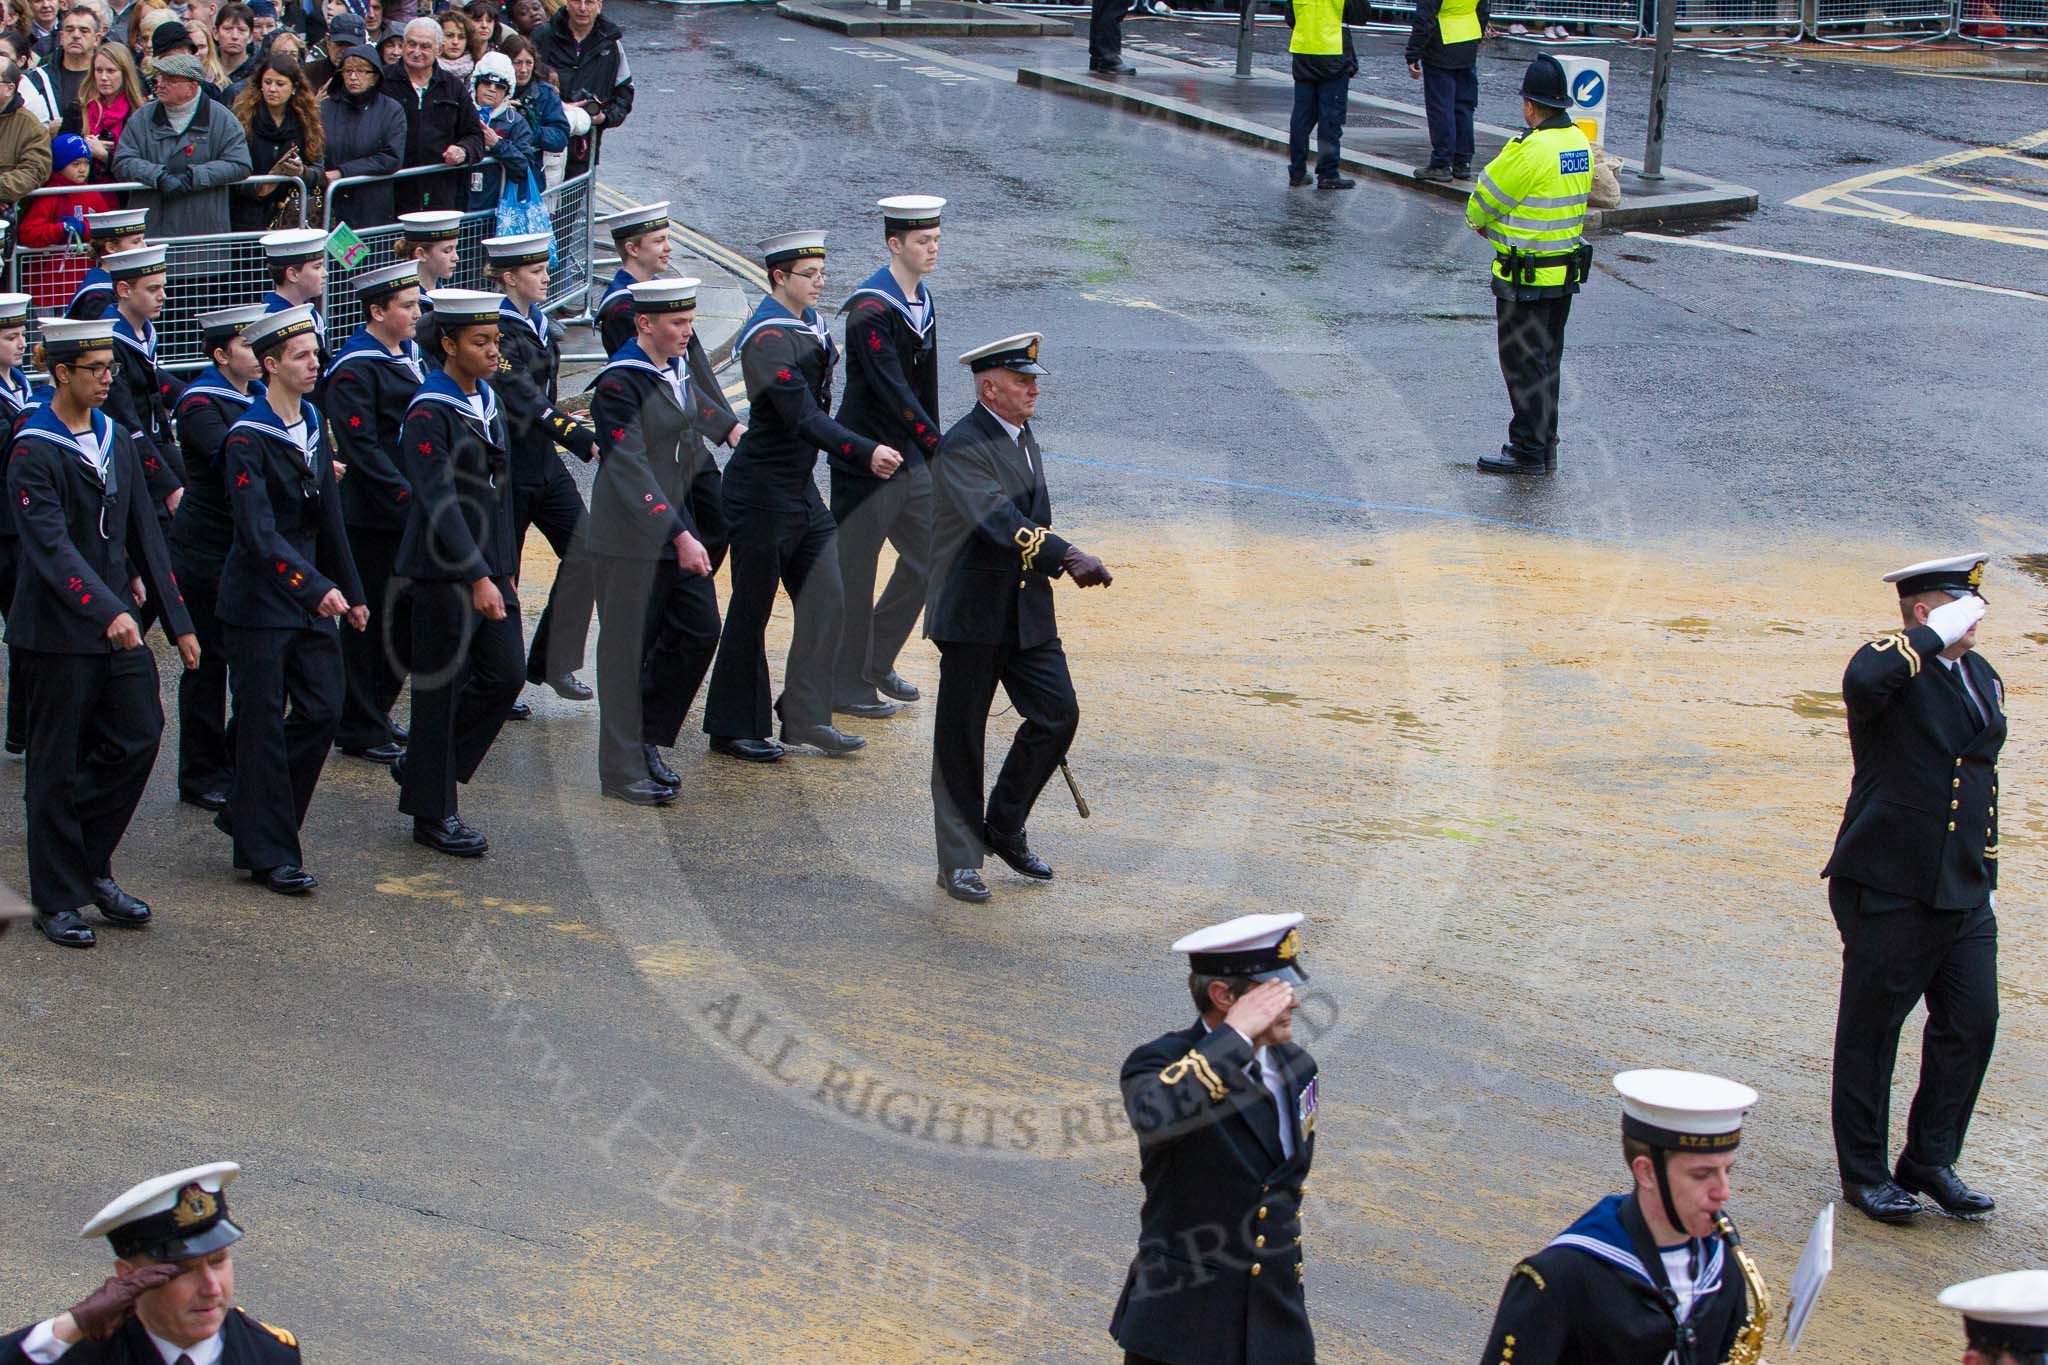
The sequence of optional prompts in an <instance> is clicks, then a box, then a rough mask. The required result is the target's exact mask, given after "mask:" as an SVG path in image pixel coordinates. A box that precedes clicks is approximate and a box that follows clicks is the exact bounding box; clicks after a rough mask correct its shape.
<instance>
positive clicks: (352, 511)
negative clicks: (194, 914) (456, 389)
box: [320, 261, 427, 763]
mask: <svg viewBox="0 0 2048 1365" xmlns="http://www.w3.org/2000/svg"><path fill="white" fill-rule="evenodd" d="M355 290H356V299H357V301H358V302H359V303H361V304H362V307H363V324H362V326H360V327H358V328H356V330H355V331H354V332H353V333H351V334H350V336H349V338H348V340H347V341H344V342H343V343H342V344H341V349H340V350H339V351H338V352H337V353H336V354H335V357H334V363H333V364H332V365H330V366H328V368H327V377H326V379H325V380H324V381H323V384H324V387H323V389H322V391H321V401H320V408H321V410H322V411H323V412H325V413H326V414H327V416H328V419H329V420H328V427H329V430H330V431H331V432H332V433H333V438H334V453H335V457H336V458H337V459H339V460H340V461H341V462H342V465H343V466H344V467H345V468H346V469H347V471H348V473H347V477H345V478H344V479H342V481H341V516H342V522H343V524H345V525H346V526H347V527H348V540H349V547H350V549H352V550H353V551H354V552H355V559H356V571H357V572H358V573H360V574H361V575H362V579H363V593H364V598H363V601H364V604H365V605H366V606H368V607H369V609H370V623H369V628H368V629H366V630H364V631H361V632H350V633H348V634H345V635H343V636H342V637H341V658H342V665H343V668H344V671H345V673H346V675H347V681H348V686H347V696H346V699H345V700H344V701H343V703H342V711H341V724H340V725H339V726H338V727H336V729H335V732H334V743H335V747H337V748H339V749H340V750H341V751H342V752H343V753H345V754H349V755H351V756H353V757H356V758H364V759H368V760H369V761H370V762H372V763H390V762H392V761H393V760H395V759H396V758H397V757H398V756H399V755H400V754H401V753H403V752H405V749H404V745H405V740H406V737H407V735H408V734H409V733H410V732H409V731H407V730H406V729H405V727H404V726H402V725H400V724H398V723H397V722H396V721H394V720H392V719H391V707H392V704H393V703H394V702H396V701H397V700H398V691H399V689H400V688H401V687H403V686H404V685H405V676H406V672H407V663H406V660H407V658H408V657H409V656H410V655H411V654H412V595H411V591H410V589H409V588H408V586H407V585H406V583H405V582H404V580H402V579H400V578H398V577H397V576H396V575H395V573H394V572H393V566H394V565H395V564H396V562H397V559H398V541H399V537H400V536H401V535H402V534H403V533H404V531H405V521H406V513H407V510H408V508H409V507H410V504H411V501H412V484H411V483H410V482H409V481H408V480H407V479H406V477H405V461H404V459H403V458H402V456H401V452H400V449H399V440H400V436H401V433H402V431H403V428H404V426H405V413H406V409H407V408H408V407H409V406H411V404H412V396H413V395H414V394H415V393H417V392H419V387H420V385H421V384H422V383H424V382H425V381H426V377H427V369H426V362H425V361H424V360H423V359H422V358H421V355H420V348H419V344H418V343H417V342H415V341H414V340H413V332H414V330H415V328H416V327H417V326H418V323H419V318H420V284H419V275H418V272H417V271H416V270H415V268H414V265H413V262H411V261H400V262H398V263H397V264H395V265H385V266H378V267H377V268H376V269H374V270H366V271H363V272H362V273H361V274H360V275H358V276H357V277H356V281H355Z"/></svg>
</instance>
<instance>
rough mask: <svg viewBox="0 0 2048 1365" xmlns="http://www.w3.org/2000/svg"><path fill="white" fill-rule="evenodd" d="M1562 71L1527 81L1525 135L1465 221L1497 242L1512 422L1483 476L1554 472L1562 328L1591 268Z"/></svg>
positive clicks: (1497, 296) (1585, 146) (1534, 72)
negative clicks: (1504, 443)
mask: <svg viewBox="0 0 2048 1365" xmlns="http://www.w3.org/2000/svg"><path fill="white" fill-rule="evenodd" d="M1571 102H1572V101H1571V96H1570V94H1568V93H1567V92H1566V89H1565V79H1564V68H1563V67H1562V66H1559V65H1558V62H1557V59H1556V58H1555V57H1549V56H1544V57H1538V58H1537V59H1536V60H1535V61H1533V62H1531V63H1529V69H1528V71H1527V72H1526V73H1525V74H1524V75H1523V77H1522V121H1523V122H1524V123H1525V124H1527V125H1528V131H1526V132H1524V133H1523V134H1522V135H1521V136H1520V137H1518V138H1516V139H1515V140H1514V141H1513V142H1510V143H1509V144H1508V145H1507V146H1505V147H1503V148H1501V151H1500V155H1499V156H1497V157H1495V158H1494V159H1493V160H1492V161H1491V162H1489V163H1488V164H1487V167H1486V169H1485V170H1484V171H1483V172H1481V173H1480V176H1479V183H1478V185H1476V186H1475V187H1474V188H1473V190H1472V196H1471V198H1469V199H1467V200H1466V201H1465V222H1466V223H1467V224H1468V225H1469V226H1470V227H1471V228H1472V230H1473V231H1474V232H1477V233H1479V234H1480V235H1481V236H1483V237H1485V238H1486V240H1487V241H1489V242H1491V243H1492V244H1493V251H1494V257H1493V297H1494V308H1495V316H1496V320H1497V321H1496V336H1497V338H1498V343H1499V348H1500V373H1501V378H1503V379H1505V380H1506V381H1507V386H1508V402H1509V404H1510V405H1511V406H1512V407H1513V409H1514V416H1513V417H1512V418H1511V419H1510V420H1509V422H1508V440H1507V444H1506V445H1504V446H1502V447H1501V449H1500V454H1499V455H1497V456H1496V455H1482V456H1480V457H1479V469H1480V471H1481V472H1482V473H1486V474H1548V473H1550V472H1551V471H1552V470H1554V469H1556V468H1557V401H1558V372H1559V367H1560V366H1561V365H1562V364H1563V363H1564V324H1565V319H1566V318H1567V317H1568V316H1569V315H1570V313H1571V308H1572V295H1574V294H1576V293H1578V292H1579V285H1580V284H1581V283H1583V282H1584V281H1585V278H1586V273H1587V271H1589V270H1590V269H1591V268H1592V265H1593V248H1591V247H1590V246H1587V245H1586V243H1585V228H1586V195H1587V193H1588V192H1589V191H1590V190H1591V189H1592V187H1593V149H1592V147H1591V145H1590V144H1589V143H1587V141H1586V135H1585V134H1584V133H1582V132H1580V131H1579V130H1578V128H1577V127H1576V126H1575V125H1574V124H1573V123H1572V121H1571V118H1570V115H1569V111H1570V109H1571Z"/></svg>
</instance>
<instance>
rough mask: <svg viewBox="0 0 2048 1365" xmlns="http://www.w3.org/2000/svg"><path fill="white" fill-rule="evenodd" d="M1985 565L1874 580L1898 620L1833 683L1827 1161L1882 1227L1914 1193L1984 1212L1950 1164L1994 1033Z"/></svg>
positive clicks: (1994, 837)
mask: <svg viewBox="0 0 2048 1365" xmlns="http://www.w3.org/2000/svg"><path fill="white" fill-rule="evenodd" d="M1985 558H1986V557H1985V555H1984V554H1983V553H1981V552H1977V553H1972V554H1967V555H1959V556H1957V557H1956V558H1953V559H1938V560H1930V561H1928V562H1927V563H1924V564H1914V565H1911V566H1909V567H1907V568H1904V569H1899V570H1897V571H1895V572H1893V573H1889V574H1886V575H1885V581H1886V582H1887V583H1895V584H1897V585H1898V592H1899V610H1900V615H1901V617H1902V629H1899V630H1895V631H1890V632H1887V633H1886V634H1883V635H1880V636H1878V637H1877V638H1876V639H1874V640H1872V641H1871V642H1870V643H1869V644H1866V645H1864V646H1863V648H1861V649H1859V650H1857V651H1856V654H1855V656H1854V657H1853V658H1851V659H1850V660H1849V668H1848V671H1847V672H1846V673H1845V674H1844V675H1843V678H1842V700H1843V702H1844V704H1845V705H1846V706H1847V707H1848V711H1849V749H1850V753H1851V756H1852V757H1853V758H1854V760H1855V774H1854V776H1853V777H1852V778H1851V779H1850V783H1849V801H1848V805H1847V806H1846V808H1845V809H1844V810H1843V812H1842V827H1841V830H1840V832H1839V833H1837V834H1836V836H1835V852H1834V856H1833V857H1832V858H1830V859H1829V860H1828V865H1827V867H1826V869H1825V870H1824V871H1823V872H1822V873H1821V875H1822V876H1824V877H1826V878H1828V879H1829V881H1828V908H1829V909H1830V910H1832V911H1833V912H1834V916H1835V927H1836V928H1837V929H1838V930H1840V931H1841V935H1842V995H1841V1005H1840V1011H1839V1013H1838V1015H1837V1016H1836V1020H1835V1086H1834V1127H1835V1159H1836V1161H1837V1163H1838V1164H1839V1165H1840V1167H1841V1175H1842V1191H1843V1194H1844V1196H1845V1197H1846V1198H1847V1199H1848V1200H1849V1202H1850V1203H1852V1204H1854V1205H1855V1206H1856V1207H1857V1208H1859V1209H1861V1210H1862V1211H1863V1212H1864V1213H1866V1214H1868V1215H1870V1216H1871V1217H1872V1218H1875V1219H1877V1220H1879V1221H1880V1222H1902V1221H1904V1220H1906V1219H1909V1218H1911V1217H1913V1216H1914V1215H1915V1214H1916V1213H1918V1212H1919V1211H1920V1208H1921V1205H1920V1201H1919V1200H1918V1199H1917V1198H1915V1196H1916V1195H1926V1196H1927V1197H1929V1198H1930V1199H1932V1200H1934V1202H1935V1203H1936V1204H1938V1205H1940V1206H1941V1208H1942V1209H1943V1211H1945V1212H1947V1213H1950V1214H1953V1215H1956V1216H1958V1217H1981V1216H1983V1215H1985V1214H1988V1213H1990V1212H1991V1209H1992V1199H1991V1196H1989V1195H1987V1194H1984V1193H1982V1192H1981V1191H1978V1190H1973V1189H1971V1188H1970V1187H1969V1186H1968V1185H1966V1184H1964V1183H1963V1181H1962V1178H1961V1177H1960V1176H1958V1175H1957V1174H1956V1171H1955V1163H1956V1159H1957V1158H1958V1157H1959V1156H1961V1155H1962V1150H1963V1134H1964V1132H1965V1130H1967V1129H1968V1127H1969V1124H1970V1114H1971V1111H1972V1110H1973V1109H1975V1108H1976V1105H1977V1090H1978V1087H1979V1086H1981V1085H1982V1084H1983V1082H1984V1072H1985V1069H1986V1068H1987V1067H1988V1066H1989V1065H1990V1062H1991V1047H1992V1043H1993V1041H1994V1040H1995V1039H1996V1037H1997V1033H1998V920H1997V917H1996V916H1995V915H1994V914H1993V912H1992V893H1993V892H1994V891H1995V890H1996V889H1997V887H1998V751H1999V749H2000V748H2001V747H2002V746H2003V745H2004V743H2005V684H2004V683H2003V682H2001V681H2000V680H1999V677H1998V671H1997V670H1996V669H1994V668H1992V666H1991V665H1990V664H1988V663H1986V662H1985V661H1984V658H1983V656H1982V655H1980V654H1978V653H1976V652H1975V649H1976V643H1977V623H1978V621H1979V620H1981V619H1982V617H1983V615H1984V599H1983V597H1982V596H1980V595H1979V593H1978V589H1979V588H1980V586H1981V585H1982V584H1983V581H1984V561H1985ZM1922 997H1925V999H1926V1001H1927V1031H1926V1035H1925V1037H1924V1039H1923V1040H1922V1044H1921V1053H1920V1088H1919V1091H1918V1093H1917V1094H1915V1096H1914V1097H1913V1108H1912V1112H1911V1114H1910V1115H1909V1117H1908V1118H1907V1120H1906V1147H1905V1150H1904V1151H1903V1152H1901V1153H1900V1155H1899V1160H1898V1164H1897V1165H1896V1166H1895V1167H1891V1168H1889V1169H1888V1168H1887V1167H1886V1165H1885V1155H1886V1152H1887V1150H1888V1147H1889V1142H1890V1133H1889V1128H1890V1122H1889V1120H1890V1114H1891V1103H1890V1097H1891V1085H1892V1066H1893V1063H1894V1062H1895V1061H1896V1059H1897V1056H1898V1046H1899V1029H1900V1027H1901V1026H1902V1025H1903V1024H1904V1023H1905V1021H1906V1016H1907V1015H1908V1014H1910V1013H1912V1010H1913V1007H1914V1006H1915V1005H1916V1004H1918V1003H1919V1002H1920V1000H1921V999H1922Z"/></svg>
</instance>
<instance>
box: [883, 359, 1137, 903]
mask: <svg viewBox="0 0 2048 1365" xmlns="http://www.w3.org/2000/svg"><path fill="white" fill-rule="evenodd" d="M1043 341H1044V337H1042V336H1040V335H1039V334H1038V333H1037V332H1022V333H1019V334H1018V335H1016V336H1012V337H1004V338H1003V339H1002V340H1001V341H992V342H990V343H989V344H988V345H986V346H977V347H975V348H974V349H973V350H971V351H969V352H967V354H965V355H963V356H961V357H960V363H961V364H963V365H965V366H966V367H967V368H968V369H969V370H971V371H972V372H973V374H974V389H975V395H976V397H977V398H978V399H979V400H980V401H978V402H977V403H976V404H975V405H974V407H973V408H972V409H970V410H969V411H968V413H967V415H966V416H965V417H962V418H961V419H960V420H959V421H958V422H956V423H954V424H953V427H952V429H951V430H950V431H948V432H947V433H946V435H945V437H944V438H943V439H942V440H941V441H940V443H939V457H938V459H937V460H936V461H934V462H933V475H932V480H933V488H934V490H935V493H936V497H935V499H934V502H935V507H934V514H933V520H932V575H931V601H930V605H929V607H928V608H927V609H926V611H925V617H924V633H925V634H926V635H927V636H929V637H930V638H931V639H932V640H933V641H935V642H936V643H937V644H938V646H939V700H938V705H937V707H935V708H934V709H935V710H936V712H937V715H936V717H935V718H934V725H933V731H932V823H933V825H934V827H935V830H936V833H937V836H938V846H939V877H938V882H939V887H940V888H941V889H942V890H944V891H945V893H946V894H947V895H949V896H951V897H952V898H953V899H954V900H959V901H968V902H979V901H985V900H987V899H988V897H989V890H988V884H987V883H986V882H984V881H983V880H982V878H981V865H982V859H983V854H984V853H985V852H993V853H994V854H995V855H996V856H997V857H998V858H1001V859H1002V860H1003V861H1004V862H1005V863H1007V864H1009V866H1010V868H1011V870H1012V871H1014V872H1016V873H1017V874H1018V875H1019V876H1023V877H1028V878H1030V879H1031V880H1033V881H1041V882H1042V881H1050V880H1051V879H1052V868H1051V867H1049V866H1048V865H1047V864H1046V862H1045V860H1044V859H1043V858H1041V857H1039V856H1038V855H1037V854H1036V853H1033V852H1032V851H1031V845H1030V842H1029V841H1028V840H1027V839H1026V837H1025V832H1024V823H1025V821H1027V820H1028V819H1030V818H1031V809H1032V807H1033V806H1034V805H1036V804H1037V802H1038V795H1039V793H1040V792H1042V791H1044V790H1045V784H1046V783H1047V782H1048V781H1049V780H1050V779H1051V778H1052V775H1053V770H1054V769H1056V768H1058V767H1059V766H1060V762H1061V761H1062V760H1063V759H1064V758H1065V757H1066V755H1067V748H1068V746H1069V745H1071V744H1072V743H1073V742H1074V732H1075V730H1076V729H1077V728H1078V727H1079V726H1080V723H1081V704H1080V702H1079V701H1077V700H1076V699H1075V697H1074V680H1073V677H1072V675H1071V674H1069V673H1068V671H1067V652H1066V650H1065V648H1064V647H1063V646H1062V645H1061V644H1060V633H1059V626H1058V624H1057V622H1056V621H1055V620H1054V617H1053V598H1052V580H1053V579H1055V578H1058V577H1059V576H1060V575H1061V574H1065V575H1067V576H1068V577H1069V578H1071V579H1072V580H1073V582H1074V585H1075V586H1076V587H1081V588H1092V587H1095V586H1097V585H1098V584H1099V585H1102V586H1104V587H1107V586H1108V584H1109V581H1110V573H1109V570H1108V569H1107V568H1105V567H1103V563H1102V561H1101V560H1099V559H1097V558H1096V557H1095V556H1094V555H1091V554H1089V553H1088V552H1087V551H1085V550H1083V549H1082V548H1081V547H1080V546H1078V545H1070V544H1068V543H1067V542H1066V541H1065V540H1063V539H1061V538H1060V537H1059V536H1057V535H1055V534H1053V531H1052V492H1051V490H1050V489H1049V488H1048V487H1047V486H1046V479H1045V454H1044V452H1043V451H1041V450H1040V449H1039V447H1038V437H1037V436H1036V435H1035V434H1034V433H1033V432H1032V430H1031V418H1032V414H1034V413H1035V412H1037V411H1038V378H1039V376H1040V375H1043V374H1045V373H1047V371H1046V369H1045V367H1044V366H1042V365H1040V364H1039V363H1038V352H1039V346H1040V344H1041V343H1042V342H1043ZM998 686H1001V687H1002V688H1003V690H1004V691H1005V692H1007V693H1008V694H1009V697H1010V701H1011V703H1012V704H1013V705H1014V706H1015V707H1016V708H1017V712H1018V714H1019V715H1021V716H1022V717H1023V718H1024V723H1023V724H1022V725H1020V726H1018V727H1017V736H1016V738H1015V739H1013V740H1012V741H1011V742H1010V752H1009V755H1008V756H1007V757H1006V758H1004V760H1003V767H1002V771H1001V773H1000V774H998V776H997V777H996V785H995V788H994V789H993V790H992V791H989V792H988V793H987V796H986V799H984V797H983V790H982V750H983V747H984V746H983V740H984V737H985V736H986V735H987V733H988V708H989V703H990V702H992V701H993V700H994V699H995V694H996V688H997V687H998Z"/></svg>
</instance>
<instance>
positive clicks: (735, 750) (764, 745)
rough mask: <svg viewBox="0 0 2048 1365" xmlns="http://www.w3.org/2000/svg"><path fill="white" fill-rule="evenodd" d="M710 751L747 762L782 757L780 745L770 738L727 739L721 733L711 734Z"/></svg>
mask: <svg viewBox="0 0 2048 1365" xmlns="http://www.w3.org/2000/svg"><path fill="white" fill-rule="evenodd" d="M711 752H712V753H714V754H724V755H725V756H726V757H727V758H737V759H742V760H744V761H745V762H748V763H773V762H774V761H775V760H776V759H778V758H781V757H782V746H781V745H780V744H777V743H776V742H775V741H774V740H772V739H727V738H726V737H725V736H723V735H713V736H712V737H711Z"/></svg>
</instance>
